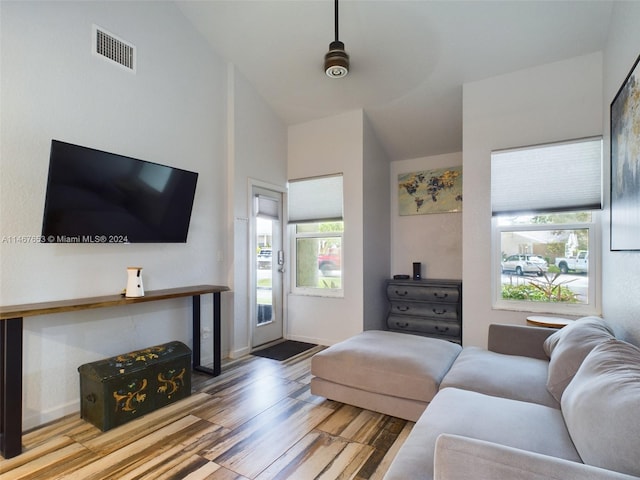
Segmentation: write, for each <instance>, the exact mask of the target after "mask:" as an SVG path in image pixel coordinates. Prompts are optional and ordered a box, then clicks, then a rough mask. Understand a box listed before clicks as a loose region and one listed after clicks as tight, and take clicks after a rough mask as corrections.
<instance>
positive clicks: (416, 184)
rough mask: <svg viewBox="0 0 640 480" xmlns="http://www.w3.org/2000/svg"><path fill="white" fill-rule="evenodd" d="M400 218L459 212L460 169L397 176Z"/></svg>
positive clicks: (460, 198) (460, 191)
mask: <svg viewBox="0 0 640 480" xmlns="http://www.w3.org/2000/svg"><path fill="white" fill-rule="evenodd" d="M398 207H399V213H400V215H424V214H428V213H451V212H461V211H462V167H450V168H439V169H435V170H426V171H423V172H413V173H403V174H400V175H398Z"/></svg>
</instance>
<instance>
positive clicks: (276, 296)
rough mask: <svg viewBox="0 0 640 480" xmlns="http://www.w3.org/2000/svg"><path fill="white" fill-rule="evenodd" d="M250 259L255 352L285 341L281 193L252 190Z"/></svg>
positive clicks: (257, 188) (252, 341)
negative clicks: (283, 338) (270, 344)
mask: <svg viewBox="0 0 640 480" xmlns="http://www.w3.org/2000/svg"><path fill="white" fill-rule="evenodd" d="M252 197H253V215H252V218H251V220H252V232H253V234H252V241H251V247H250V248H251V258H253V259H254V261H253V275H252V278H253V282H252V284H253V285H252V293H253V295H252V302H251V303H252V306H253V308H252V309H251V316H252V323H253V325H252V338H251V346H252V347H253V348H255V347H258V346H260V345H264V344H267V343H270V342H274V341H276V340H279V339H281V338H282V337H283V321H282V318H283V308H282V304H283V277H284V271H285V262H284V260H285V259H284V251H283V249H282V236H283V232H282V229H283V227H282V224H283V222H282V193H281V192H278V191H274V190H270V189H267V188H264V187H258V186H253V188H252Z"/></svg>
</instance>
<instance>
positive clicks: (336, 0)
mask: <svg viewBox="0 0 640 480" xmlns="http://www.w3.org/2000/svg"><path fill="white" fill-rule="evenodd" d="M335 16H336V42H337V41H338V0H335Z"/></svg>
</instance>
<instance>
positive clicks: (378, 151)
mask: <svg viewBox="0 0 640 480" xmlns="http://www.w3.org/2000/svg"><path fill="white" fill-rule="evenodd" d="M363 148H364V150H363V166H362V168H363V175H362V183H363V187H362V189H363V205H362V207H363V228H364V233H363V238H362V240H363V242H364V243H363V247H362V254H363V262H364V263H363V270H362V282H363V289H364V299H363V304H364V318H363V328H364V330H380V329H386V313H387V310H388V308H389V307H388V301H387V298H386V290H385V280H386V279H388V278H389V271H390V267H389V265H390V255H389V253H390V252H391V227H390V216H389V208H390V189H389V157H388V156H387V155H386V153H385V151H384V149H383V148H382V146H381V144H380V142H379V141H378V138H377V137H376V135H375V132H374V131H373V128H372V126H371V124H370V123H369V120H368V118H367V117H366V116H365V117H364V130H363Z"/></svg>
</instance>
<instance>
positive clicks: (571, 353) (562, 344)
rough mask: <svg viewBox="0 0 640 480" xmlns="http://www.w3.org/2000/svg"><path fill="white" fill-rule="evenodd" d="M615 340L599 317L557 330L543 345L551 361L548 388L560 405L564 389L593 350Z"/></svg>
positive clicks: (584, 319)
mask: <svg viewBox="0 0 640 480" xmlns="http://www.w3.org/2000/svg"><path fill="white" fill-rule="evenodd" d="M612 338H615V337H614V335H613V331H612V330H611V329H610V328H609V327H608V326H607V325H606V324H605V323H604V320H602V319H601V318H599V317H584V318H581V319H579V320H576V321H575V322H573V323H572V324H570V325H567V326H566V327H564V328H562V329H560V330H558V331H557V332H556V333H554V334H553V335H551V336H550V337H549V338H547V340H545V342H544V350H545V352H547V354H548V355H549V357H550V361H549V374H548V377H547V388H548V389H549V392H550V393H551V395H553V396H554V397H555V399H556V400H557V401H558V402H560V400H561V398H562V393H563V392H564V389H565V388H566V387H567V385H569V382H571V379H572V378H573V376H574V375H575V374H576V372H577V371H578V368H579V367H580V364H581V363H582V361H583V360H584V358H585V357H586V356H587V355H588V354H589V352H590V351H591V350H593V348H594V347H595V346H597V345H599V344H601V343H602V342H606V341H607V340H611V339H612Z"/></svg>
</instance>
